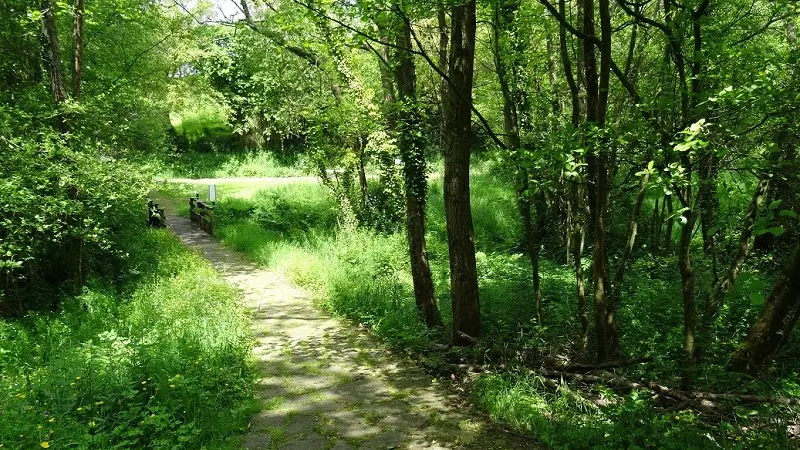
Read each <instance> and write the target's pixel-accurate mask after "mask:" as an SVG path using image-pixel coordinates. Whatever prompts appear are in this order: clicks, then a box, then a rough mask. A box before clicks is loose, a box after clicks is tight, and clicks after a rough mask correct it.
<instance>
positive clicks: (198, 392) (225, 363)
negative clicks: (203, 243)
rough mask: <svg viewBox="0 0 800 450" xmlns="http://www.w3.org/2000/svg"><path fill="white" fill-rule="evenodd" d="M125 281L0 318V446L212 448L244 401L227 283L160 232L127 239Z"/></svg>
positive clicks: (243, 337)
mask: <svg viewBox="0 0 800 450" xmlns="http://www.w3.org/2000/svg"><path fill="white" fill-rule="evenodd" d="M131 248H132V249H133V250H132V251H133V253H132V254H131V255H130V260H129V261H128V262H129V265H128V269H127V274H126V278H127V281H125V282H124V283H123V284H121V285H120V286H113V285H107V284H102V283H100V282H96V283H94V284H93V285H91V287H90V288H88V289H86V290H85V292H84V293H83V294H82V295H80V296H78V297H76V298H73V299H70V300H67V301H65V302H64V307H63V310H61V311H60V312H58V313H55V314H51V315H31V316H28V317H26V318H24V319H22V320H19V321H15V322H0V370H1V371H2V379H3V383H2V384H1V385H0V444H2V445H3V447H4V448H20V449H23V448H24V449H31V448H43V447H44V448H48V447H49V448H96V449H101V448H102V449H105V448H109V449H110V448H130V449H139V448H153V449H162V448H163V449H167V448H169V449H172V448H200V447H203V446H206V447H208V446H211V447H220V446H224V445H226V444H225V440H226V439H227V438H228V437H230V435H231V434H232V433H233V432H234V431H235V430H236V429H238V428H239V427H241V426H242V425H243V424H244V423H246V422H245V421H246V420H247V416H248V411H249V409H250V408H251V407H252V406H253V404H252V401H251V394H252V391H251V373H250V369H249V367H248V357H249V353H250V348H251V341H250V334H249V329H248V319H247V316H246V315H245V313H244V311H243V310H242V309H241V308H240V307H239V306H237V295H238V294H237V293H236V292H235V291H234V290H233V289H232V288H231V287H229V286H228V285H227V284H225V283H224V282H223V281H222V280H221V279H220V278H219V276H218V275H217V273H216V272H215V271H214V270H213V268H211V267H210V265H209V264H208V263H207V262H206V261H204V260H203V259H202V258H201V257H200V256H198V255H196V254H194V253H191V252H190V251H188V250H187V249H185V248H184V247H183V246H182V245H181V244H180V243H179V242H178V241H177V240H176V239H175V238H174V237H172V236H170V235H169V234H168V233H167V232H165V231H152V232H148V233H146V234H145V235H143V236H140V237H138V238H135V241H134V242H132V245H131Z"/></svg>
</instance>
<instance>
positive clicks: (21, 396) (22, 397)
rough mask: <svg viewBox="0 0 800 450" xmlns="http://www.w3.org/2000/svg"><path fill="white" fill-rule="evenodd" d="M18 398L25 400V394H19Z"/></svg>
mask: <svg viewBox="0 0 800 450" xmlns="http://www.w3.org/2000/svg"><path fill="white" fill-rule="evenodd" d="M17 398H20V399H24V398H25V394H22V393H20V394H17Z"/></svg>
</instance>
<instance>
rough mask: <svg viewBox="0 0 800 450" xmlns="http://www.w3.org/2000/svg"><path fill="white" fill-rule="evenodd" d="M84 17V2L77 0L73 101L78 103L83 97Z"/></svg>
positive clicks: (73, 33) (74, 21)
mask: <svg viewBox="0 0 800 450" xmlns="http://www.w3.org/2000/svg"><path fill="white" fill-rule="evenodd" d="M83 16H84V0H75V15H74V16H73V28H72V42H73V46H74V52H73V55H72V100H75V101H77V100H78V98H79V97H80V96H81V74H82V72H83Z"/></svg>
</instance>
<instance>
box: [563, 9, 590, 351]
mask: <svg viewBox="0 0 800 450" xmlns="http://www.w3.org/2000/svg"><path fill="white" fill-rule="evenodd" d="M565 3H566V2H565V0H559V2H558V11H559V15H560V16H561V17H566V4H565ZM559 25H560V26H559V30H558V38H559V50H560V53H561V64H562V67H563V68H564V77H565V78H566V80H567V85H568V86H569V93H570V104H571V107H572V114H571V122H572V126H573V128H574V129H575V130H577V129H578V127H579V126H580V124H581V94H580V88H579V87H578V83H577V81H576V80H575V75H574V73H573V71H572V62H571V60H570V56H569V51H568V46H567V30H566V27H565V26H564V24H563V23H560V24H559ZM581 69H582V66H581V67H579V70H578V71H579V72H580V71H581ZM581 191H582V189H581V188H580V185H579V184H578V182H577V180H571V181H570V185H569V189H568V192H569V196H570V202H569V204H570V206H571V212H570V217H572V229H571V232H572V248H571V249H570V250H571V251H572V261H573V264H574V267H575V288H576V294H577V297H578V320H579V321H580V323H581V347H582V350H583V351H584V352H586V351H588V349H589V313H588V311H587V308H586V286H585V284H584V278H583V260H582V258H583V245H584V239H585V237H586V235H585V232H584V225H583V224H584V222H585V219H584V217H583V216H584V214H583V211H584V210H585V204H584V201H583V200H582V198H583V197H584V195H583V192H581Z"/></svg>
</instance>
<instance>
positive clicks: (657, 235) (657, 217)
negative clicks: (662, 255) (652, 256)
mask: <svg viewBox="0 0 800 450" xmlns="http://www.w3.org/2000/svg"><path fill="white" fill-rule="evenodd" d="M660 202H661V198H660V197H656V203H655V206H653V217H652V219H651V221H652V224H651V231H650V250H651V251H652V252H653V253H658V249H659V247H660V245H661V242H660V241H661V220H662V217H661V216H662V214H661V206H660V204H659V203H660Z"/></svg>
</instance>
